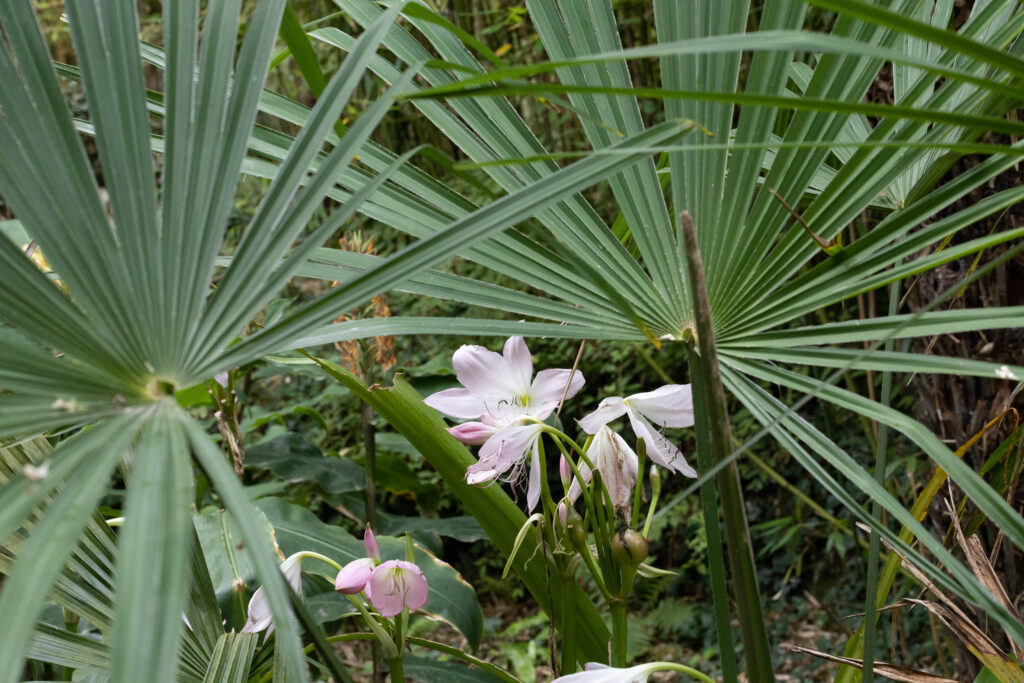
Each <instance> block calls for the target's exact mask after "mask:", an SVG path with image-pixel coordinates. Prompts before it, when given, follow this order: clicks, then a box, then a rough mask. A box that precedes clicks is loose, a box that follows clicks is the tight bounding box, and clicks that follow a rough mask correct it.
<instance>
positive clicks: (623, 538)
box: [612, 529, 650, 569]
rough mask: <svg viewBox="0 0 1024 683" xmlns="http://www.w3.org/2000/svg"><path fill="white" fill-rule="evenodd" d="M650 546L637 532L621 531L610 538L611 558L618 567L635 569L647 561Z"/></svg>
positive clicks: (630, 530)
mask: <svg viewBox="0 0 1024 683" xmlns="http://www.w3.org/2000/svg"><path fill="white" fill-rule="evenodd" d="M649 550H650V546H649V544H648V543H647V539H646V538H644V535H643V534H641V533H640V532H639V531H633V530H632V529H623V530H621V531H619V533H617V534H615V536H613V537H612V557H614V558H615V561H616V562H617V563H618V564H619V566H620V567H623V568H626V567H629V568H631V569H635V568H636V567H639V566H640V563H641V562H643V561H644V560H646V559H647V553H648V552H649Z"/></svg>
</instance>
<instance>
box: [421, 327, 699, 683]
mask: <svg viewBox="0 0 1024 683" xmlns="http://www.w3.org/2000/svg"><path fill="white" fill-rule="evenodd" d="M452 365H453V366H454V369H455V374H456V377H457V378H458V380H459V382H460V384H461V385H462V386H461V387H458V388H454V389H447V390H445V391H441V392H438V393H435V394H433V395H431V396H428V397H427V398H426V399H425V401H426V403H427V404H428V405H430V406H433V407H434V408H436V409H438V410H440V411H441V412H443V413H445V414H447V415H449V416H451V417H453V418H456V419H459V420H464V421H463V422H461V423H459V424H457V425H455V426H454V427H451V428H450V429H449V432H450V433H451V434H452V436H454V437H455V438H456V439H458V440H460V441H462V442H463V443H465V444H468V445H477V446H480V451H479V456H478V457H479V459H478V462H477V463H475V464H473V465H471V466H470V467H469V468H468V471H467V472H466V480H467V482H468V483H470V484H477V485H489V484H491V483H493V482H494V481H497V480H499V479H504V480H506V481H511V482H513V483H514V482H517V481H522V480H525V481H526V485H527V486H526V488H527V495H526V502H527V508H528V511H529V512H533V511H534V510H535V509H536V508H537V506H538V505H539V506H540V508H541V511H540V512H539V513H535V514H532V515H531V516H530V517H529V519H528V520H527V522H526V524H525V525H524V527H523V529H522V530H521V531H520V533H519V537H518V538H517V539H516V543H515V546H514V548H513V551H512V553H511V557H510V558H509V564H508V565H507V566H506V569H505V571H506V573H507V572H508V569H509V567H510V566H511V562H512V560H513V558H514V557H515V555H516V552H517V551H518V549H519V547H520V545H521V543H522V541H523V539H524V538H525V536H526V534H527V533H528V532H529V530H530V529H531V528H535V532H536V533H537V534H538V537H539V546H540V548H541V549H542V550H543V553H544V556H545V558H546V559H547V561H548V566H549V567H552V568H554V569H555V570H556V573H554V574H553V575H552V573H551V572H549V575H551V580H550V586H551V590H552V596H553V598H556V599H553V600H552V603H553V604H552V606H553V607H554V608H556V609H557V612H558V613H559V615H560V617H561V635H562V640H561V645H562V656H561V669H562V672H563V673H566V674H570V675H572V673H573V672H575V671H576V670H577V663H578V662H577V650H576V643H575V636H576V633H575V631H576V604H575V600H576V598H577V595H578V594H579V591H578V590H577V582H578V579H577V573H578V571H579V567H580V565H584V566H586V568H587V571H588V573H589V574H590V576H591V578H592V579H593V581H594V583H595V585H596V586H597V588H598V590H599V591H600V592H601V595H602V596H603V597H604V599H605V602H606V603H607V604H608V606H609V609H610V611H611V615H612V644H611V658H610V659H611V662H610V663H611V664H612V665H613V666H616V667H622V666H624V665H625V663H626V636H627V633H626V631H627V623H628V622H627V616H626V607H627V603H628V599H629V596H630V593H631V591H632V588H633V584H634V581H635V579H636V576H637V574H638V573H640V574H649V575H650V574H654V573H657V572H658V571H659V570H656V569H654V568H653V567H650V566H649V565H646V564H644V560H645V559H646V558H647V553H648V542H647V534H648V532H649V531H650V524H651V519H652V516H653V514H654V511H655V508H656V506H657V502H658V498H659V494H660V489H661V474H660V470H659V468H661V469H666V470H668V471H670V472H678V473H680V474H682V475H684V476H689V477H695V476H696V474H697V473H696V471H695V470H694V469H693V468H692V467H690V465H689V464H687V462H686V459H685V458H684V457H683V454H682V452H680V450H679V448H678V447H676V446H675V445H674V444H673V443H672V442H670V441H669V440H668V439H667V438H666V437H665V435H664V433H663V430H664V429H665V428H679V427H690V426H692V425H693V403H692V398H691V391H690V386H689V385H678V384H670V385H666V386H663V387H661V388H659V389H656V390H654V391H650V392H646V393H640V394H634V395H632V396H628V397H625V398H623V397H619V396H615V397H610V398H606V399H604V400H603V401H601V403H600V404H599V405H598V407H597V409H596V410H594V411H593V412H592V413H590V414H589V415H587V416H585V417H583V418H582V419H580V420H579V421H578V423H579V426H580V427H581V428H582V430H583V431H584V432H585V434H586V436H585V438H584V439H583V442H582V444H581V443H579V442H578V441H577V440H576V439H573V438H572V437H570V436H569V435H568V434H566V433H565V432H564V431H562V430H561V429H559V428H558V427H556V426H554V425H552V424H550V422H552V421H553V420H549V419H548V418H549V417H550V416H551V414H552V413H553V412H554V411H555V409H556V408H557V407H558V406H559V405H560V403H561V402H562V401H564V400H565V399H570V398H572V397H573V396H575V395H576V394H577V393H578V392H579V391H580V389H582V388H583V385H584V383H585V382H584V379H583V375H582V373H580V372H579V371H577V370H575V369H572V370H564V369H551V370H542V371H541V372H539V373H538V374H537V376H536V378H534V377H533V361H532V359H531V357H530V353H529V350H528V349H527V348H526V344H525V342H524V341H523V339H522V338H521V337H512V338H510V339H509V340H508V341H506V342H505V346H504V349H503V351H502V353H501V354H498V353H495V352H493V351H489V350H488V349H485V348H483V347H481V346H463V347H462V348H460V349H459V350H458V351H456V352H455V355H454V356H453V358H452ZM621 417H626V418H627V419H628V420H629V423H630V426H631V427H632V430H633V433H634V434H635V436H636V439H637V447H636V451H634V450H633V448H631V447H630V445H629V444H628V443H627V442H626V440H625V439H624V438H623V437H622V436H620V435H619V434H618V433H617V432H615V431H613V430H612V429H611V427H609V426H608V425H609V423H610V422H612V421H614V420H617V419H618V418H621ZM551 445H553V446H554V449H555V451H557V453H558V454H559V468H558V471H559V478H560V479H561V485H562V488H561V492H560V495H557V496H556V495H555V494H554V493H553V486H552V485H551V482H550V481H549V476H548V466H547V463H548V460H547V456H546V454H547V451H548V449H549V448H550V446H551ZM648 460H650V461H651V465H650V482H651V487H650V488H651V497H650V503H649V504H648V505H647V509H646V520H645V522H644V525H643V530H642V531H638V530H637V527H638V526H639V524H640V518H641V512H642V508H643V502H644V501H646V500H647V497H646V490H645V486H644V471H645V469H646V467H647V461H648ZM581 497H582V499H583V502H582V505H581V506H580V507H581V510H582V514H581V512H580V511H578V510H577V505H578V503H579V499H580V498H581ZM534 525H535V526H534ZM591 538H592V539H593V546H592V545H591ZM553 658H554V657H553ZM552 664H553V665H554V664H555V662H554V661H553V662H552Z"/></svg>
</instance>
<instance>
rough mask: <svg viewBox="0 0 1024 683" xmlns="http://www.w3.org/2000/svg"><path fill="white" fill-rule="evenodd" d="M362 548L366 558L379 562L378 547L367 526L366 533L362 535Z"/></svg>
mask: <svg viewBox="0 0 1024 683" xmlns="http://www.w3.org/2000/svg"><path fill="white" fill-rule="evenodd" d="M363 547H365V548H366V556H367V557H369V558H371V559H373V560H376V561H377V562H380V547H379V546H378V545H377V539H376V538H375V537H374V535H373V529H371V528H370V525H369V524H367V525H366V533H364V534H363Z"/></svg>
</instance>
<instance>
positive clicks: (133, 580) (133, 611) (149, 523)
mask: <svg viewBox="0 0 1024 683" xmlns="http://www.w3.org/2000/svg"><path fill="white" fill-rule="evenodd" d="M165 400H166V401H167V402H168V405H161V406H159V407H158V408H157V411H158V412H157V414H156V415H154V417H153V418H152V419H151V420H150V421H149V422H148V423H147V425H146V427H145V428H144V430H143V431H142V434H141V435H140V438H139V443H138V446H137V447H136V448H135V458H134V460H133V462H132V471H131V475H130V477H129V481H128V484H129V485H128V499H127V501H126V503H125V508H124V516H125V523H124V526H123V527H122V529H121V532H120V534H119V537H118V560H117V585H116V589H117V592H116V598H115V601H114V630H113V633H112V634H111V653H112V659H113V661H112V663H111V675H112V677H113V678H114V679H115V680H124V681H133V680H134V681H153V682H154V683H162V682H165V683H171V682H172V681H174V680H175V677H176V674H177V671H178V661H177V660H178V650H179V647H180V644H179V641H180V639H181V635H182V632H183V631H184V629H185V621H184V620H183V619H182V614H183V613H184V610H185V603H186V600H187V597H188V585H189V562H190V558H189V553H190V551H191V546H192V534H193V531H192V518H191V515H190V514H189V505H190V504H191V502H192V499H193V496H192V472H191V467H190V465H191V461H190V460H189V458H188V447H187V443H186V440H185V435H184V433H183V431H182V428H181V425H180V422H179V421H178V418H177V415H176V412H177V411H178V410H179V408H178V406H177V404H176V403H174V399H172V398H169V399H165Z"/></svg>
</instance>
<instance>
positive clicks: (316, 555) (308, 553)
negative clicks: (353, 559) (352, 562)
mask: <svg viewBox="0 0 1024 683" xmlns="http://www.w3.org/2000/svg"><path fill="white" fill-rule="evenodd" d="M298 555H299V557H300V558H302V559H304V558H307V557H311V558H313V559H314V560H320V561H321V562H323V563H324V564H329V565H330V566H332V567H334V568H335V569H337V570H338V571H339V572H340V571H341V565H340V564H338V563H337V562H335V561H334V560H332V559H331V558H329V557H327V556H326V555H321V554H320V553H315V552H313V551H312V550H303V551H302V552H301V553H298Z"/></svg>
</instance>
